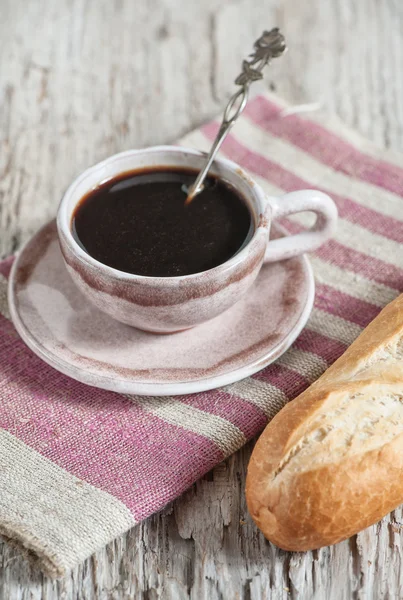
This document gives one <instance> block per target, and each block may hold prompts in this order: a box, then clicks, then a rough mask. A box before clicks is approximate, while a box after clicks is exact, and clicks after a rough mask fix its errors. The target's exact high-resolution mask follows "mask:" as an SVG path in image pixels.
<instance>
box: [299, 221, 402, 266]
mask: <svg viewBox="0 0 403 600" xmlns="http://www.w3.org/2000/svg"><path fill="white" fill-rule="evenodd" d="M289 218H290V219H291V220H292V221H295V222H296V223H299V224H300V225H303V226H304V227H309V226H310V225H311V224H312V217H311V215H309V214H308V213H298V214H296V215H291V217H289ZM333 237H334V239H335V240H337V241H338V242H339V243H340V244H342V245H343V246H345V247H346V248H351V249H352V250H356V251H358V252H361V253H364V254H367V255H368V256H372V257H373V258H377V259H379V260H382V261H384V262H386V263H389V264H391V265H395V266H396V267H399V268H401V267H402V255H403V251H402V245H401V244H399V242H395V241H394V240H390V239H388V238H386V237H384V236H382V235H378V234H377V233H372V232H371V231H369V230H368V229H364V228H363V227H360V226H359V225H356V224H355V223H350V221H347V220H346V219H341V218H340V217H339V227H338V228H337V230H336V233H335V235H334V236H333Z"/></svg>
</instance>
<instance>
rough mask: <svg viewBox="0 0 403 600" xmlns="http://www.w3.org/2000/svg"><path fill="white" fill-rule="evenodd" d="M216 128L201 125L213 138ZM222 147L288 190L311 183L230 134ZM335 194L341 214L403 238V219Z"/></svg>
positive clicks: (401, 239)
mask: <svg viewBox="0 0 403 600" xmlns="http://www.w3.org/2000/svg"><path fill="white" fill-rule="evenodd" d="M217 130H218V125H217V123H214V122H213V123H209V124H208V125H206V126H204V127H203V128H202V131H203V133H204V134H205V135H206V136H207V137H208V138H209V139H210V140H213V139H214V137H215V135H216V133H217ZM223 150H224V152H225V153H226V154H227V155H228V156H230V158H231V159H232V160H235V161H236V162H238V163H239V164H241V165H242V166H244V167H245V168H247V169H248V170H249V171H251V173H255V174H256V175H259V177H263V178H265V179H266V180H267V181H270V182H271V183H273V184H275V185H276V186H277V187H280V188H282V189H283V190H285V191H286V192H291V191H293V190H297V189H306V188H310V187H311V184H310V183H309V182H307V181H305V180H304V179H301V178H300V177H297V176H296V175H295V174H294V173H292V172H291V171H287V170H286V169H284V168H283V167H281V166H280V165H279V164H277V163H275V162H273V161H271V160H268V159H267V158H265V157H264V156H261V155H260V154H257V153H256V152H252V151H251V150H248V149H247V148H246V147H245V146H243V145H242V144H241V143H240V142H239V141H238V140H237V139H236V138H235V137H234V136H233V135H231V134H230V135H228V137H227V138H226V140H225V142H224V145H223ZM315 187H316V189H318V190H319V191H323V192H325V193H327V190H325V189H321V188H320V187H318V186H315ZM332 198H333V200H334V201H335V202H336V204H337V208H338V211H339V215H340V216H341V217H343V218H345V219H348V220H349V221H351V222H352V223H356V224H358V225H360V226H361V227H365V228H366V229H368V230H369V231H372V232H373V233H377V234H379V235H383V236H385V237H386V238H389V239H392V240H395V241H396V242H399V243H401V242H403V222H401V221H397V220H395V219H392V218H391V217H387V216H385V215H382V214H380V213H378V212H376V211H374V210H372V209H370V208H367V207H365V206H361V205H359V204H355V202H353V201H352V200H350V199H349V198H346V197H344V196H339V195H337V194H332Z"/></svg>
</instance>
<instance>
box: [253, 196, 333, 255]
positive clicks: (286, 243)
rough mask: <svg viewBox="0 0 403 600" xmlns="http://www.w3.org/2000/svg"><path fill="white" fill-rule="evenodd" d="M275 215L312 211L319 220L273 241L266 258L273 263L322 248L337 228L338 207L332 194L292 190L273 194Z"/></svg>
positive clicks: (272, 204)
mask: <svg viewBox="0 0 403 600" xmlns="http://www.w3.org/2000/svg"><path fill="white" fill-rule="evenodd" d="M270 206H271V209H272V219H278V218H279V217H286V216H287V215H292V214H294V213H299V212H304V211H312V212H314V213H316V221H315V224H314V225H313V227H312V228H311V229H310V230H309V231H303V232H301V233H297V234H295V235H289V236H286V237H283V238H280V239H278V240H272V241H269V243H268V245H267V249H266V254H265V257H264V262H267V263H270V262H275V261H278V260H284V259H286V258H292V257H293V256H298V255H299V254H303V253H304V252H311V251H312V250H316V248H319V246H321V245H322V244H323V243H324V242H326V240H328V239H329V238H330V237H331V236H332V235H333V233H334V232H335V230H336V224H337V208H336V205H335V203H334V202H333V200H332V199H331V198H329V196H327V195H326V194H324V193H323V192H317V191H316V190H302V191H298V192H290V193H289V194H285V195H284V196H281V197H280V198H274V199H273V198H270Z"/></svg>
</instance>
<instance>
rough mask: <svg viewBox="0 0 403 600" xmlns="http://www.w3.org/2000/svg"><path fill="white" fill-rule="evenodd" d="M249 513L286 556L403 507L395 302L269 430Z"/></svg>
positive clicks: (400, 331)
mask: <svg viewBox="0 0 403 600" xmlns="http://www.w3.org/2000/svg"><path fill="white" fill-rule="evenodd" d="M246 499H247V505H248V508H249V511H250V513H251V515H252V517H253V519H254V521H255V522H256V524H257V526H258V527H259V528H260V529H261V530H262V532H263V534H264V535H265V536H266V538H267V539H269V540H270V541H271V542H273V543H274V544H276V545H277V546H279V547H280V548H283V549H285V550H294V551H301V550H312V549H315V548H320V547H322V546H327V545H330V544H335V543H337V542H339V541H341V540H343V539H346V538H348V537H350V536H351V535H353V534H354V533H357V532H358V531H360V530H361V529H364V528H365V527H368V526H369V525H371V524H373V523H376V522H377V521H379V520H380V519H381V518H382V517H383V516H384V515H385V514H387V513H389V512H390V511H391V510H393V509H394V508H396V507H397V506H398V505H399V504H401V503H402V502H403V295H401V296H399V298H397V299H396V300H394V301H393V302H392V303H390V304H389V305H388V306H387V307H386V308H384V309H383V311H382V312H381V313H380V314H379V315H378V317H376V319H374V321H373V322H372V323H371V324H370V325H369V326H368V327H367V328H366V329H365V330H364V331H363V332H362V334H361V335H360V336H359V337H358V338H357V340H356V341H355V342H354V343H353V344H352V345H351V346H350V347H349V348H348V350H347V351H346V352H345V353H344V354H343V356H341V357H340V358H339V359H338V360H337V361H336V362H335V363H334V364H333V365H332V366H331V367H330V368H329V369H328V370H327V371H326V372H325V373H324V374H323V375H322V376H321V377H320V378H319V379H318V380H317V381H316V382H315V383H314V384H313V385H312V386H311V387H309V388H308V389H307V390H306V391H305V392H304V393H302V394H301V395H300V396H298V397H297V398H296V399H295V400H293V401H292V402H290V403H289V404H287V405H286V406H285V407H284V408H283V409H282V410H281V411H280V412H279V413H278V414H277V415H276V416H275V417H274V419H273V420H272V421H271V422H270V423H269V424H268V425H267V427H266V429H265V430H264V432H263V433H262V435H261V437H260V438H259V440H258V442H257V444H256V446H255V448H254V450H253V453H252V456H251V459H250V462H249V466H248V474H247V480H246Z"/></svg>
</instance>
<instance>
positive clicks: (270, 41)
mask: <svg viewBox="0 0 403 600" xmlns="http://www.w3.org/2000/svg"><path fill="white" fill-rule="evenodd" d="M286 50H287V46H286V43H285V39H284V36H283V35H282V33H280V30H279V29H278V27H275V28H274V29H272V30H271V31H264V32H263V33H262V35H261V36H260V38H259V39H258V40H256V42H255V43H254V51H253V53H252V54H251V55H250V59H249V60H244V61H243V63H242V73H241V74H240V75H238V77H237V78H236V79H235V84H236V85H240V86H241V87H240V89H239V90H238V91H237V92H235V94H234V95H233V96H232V97H231V98H230V100H229V102H228V104H227V107H226V109H225V111H224V117H223V120H222V123H221V126H220V129H219V130H218V133H217V136H216V138H215V140H214V142H213V145H212V147H211V150H210V152H209V154H208V156H207V158H206V163H205V165H204V167H203V168H202V170H201V171H200V173H199V175H198V176H197V179H196V181H195V182H194V184H193V185H192V186H191V187H190V188H189V189H188V190H185V191H186V192H187V198H186V202H185V204H190V202H191V201H192V200H193V198H194V197H195V196H197V195H198V194H200V192H201V191H202V190H203V187H204V186H203V181H204V179H205V178H206V175H207V173H208V171H209V169H210V167H211V164H212V162H213V160H214V158H215V155H216V154H217V152H218V150H219V148H220V146H221V144H222V143H223V141H224V140H225V138H226V136H227V134H228V133H229V131H230V129H231V128H232V126H233V125H234V123H235V121H236V120H237V118H238V117H239V115H240V114H241V113H242V112H243V110H244V108H245V106H246V103H247V102H248V97H249V86H250V84H251V83H252V82H253V81H257V80H258V79H262V78H263V75H262V71H263V68H264V67H265V66H266V65H268V64H270V61H271V59H272V58H277V57H278V56H281V55H282V54H284V52H285V51H286ZM236 105H237V106H236Z"/></svg>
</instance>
